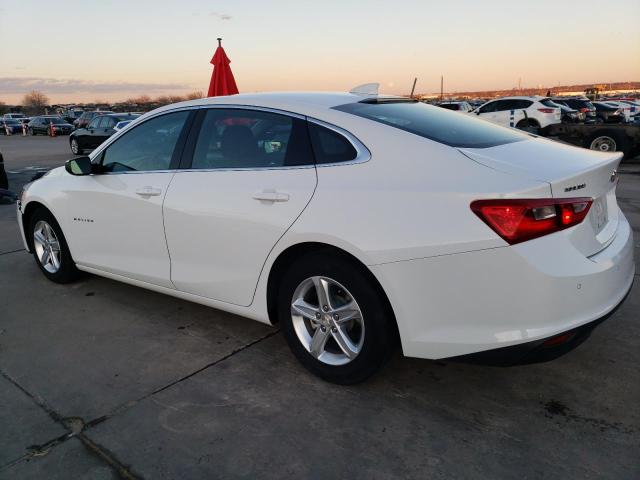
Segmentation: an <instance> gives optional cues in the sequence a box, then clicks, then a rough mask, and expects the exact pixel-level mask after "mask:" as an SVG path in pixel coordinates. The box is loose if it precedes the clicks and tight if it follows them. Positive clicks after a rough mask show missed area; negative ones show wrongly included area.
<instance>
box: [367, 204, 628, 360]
mask: <svg viewBox="0 0 640 480" xmlns="http://www.w3.org/2000/svg"><path fill="white" fill-rule="evenodd" d="M568 235H571V229H568V230H565V231H563V232H557V233H555V234H552V235H548V236H546V237H543V238H541V239H536V240H532V241H529V242H524V243H521V244H518V245H515V246H512V247H501V248H494V249H488V250H482V251H474V252H468V253H461V254H455V255H442V256H439V257H432V258H424V259H417V260H410V261H404V262H395V263H388V264H382V265H374V266H371V267H370V268H371V270H372V271H373V273H374V274H375V275H376V277H377V278H378V279H379V281H380V282H381V284H382V286H383V288H384V289H385V292H387V294H388V296H389V300H390V302H391V305H392V307H393V309H394V313H395V316H396V320H397V323H398V330H399V332H400V338H401V341H402V348H403V352H404V354H405V355H406V356H410V357H418V358H429V359H441V358H448V357H458V356H461V355H468V354H472V353H478V352H484V351H488V350H495V349H500V348H504V347H511V346H515V345H522V344H528V343H531V342H534V345H533V346H534V347H535V346H536V345H535V342H539V341H544V340H546V339H548V338H549V337H553V336H556V335H558V334H561V333H563V332H568V331H571V330H574V329H578V328H579V327H582V326H584V325H587V324H590V323H592V322H595V321H597V320H599V319H601V318H603V317H606V316H607V315H608V314H609V313H610V312H612V311H613V310H614V309H615V308H616V307H617V306H618V305H619V304H620V303H621V302H622V300H623V298H624V297H625V295H626V294H627V292H628V291H629V289H630V288H631V284H632V282H633V278H634V273H635V264H634V261H633V234H632V231H631V227H630V225H629V223H628V222H627V220H626V218H625V217H624V215H623V214H622V212H620V214H619V222H618V228H617V231H616V233H615V237H614V239H613V241H612V242H611V243H610V244H609V245H608V246H607V247H606V248H605V249H604V250H602V251H600V252H599V253H597V254H596V255H593V256H591V257H585V256H584V255H583V254H582V253H581V252H579V251H578V250H577V249H576V248H575V247H574V246H573V245H572V243H571V242H570V241H568V240H567V239H566V238H562V237H564V236H568ZM585 330H586V329H585ZM527 349H529V350H530V348H529V347H527Z"/></svg>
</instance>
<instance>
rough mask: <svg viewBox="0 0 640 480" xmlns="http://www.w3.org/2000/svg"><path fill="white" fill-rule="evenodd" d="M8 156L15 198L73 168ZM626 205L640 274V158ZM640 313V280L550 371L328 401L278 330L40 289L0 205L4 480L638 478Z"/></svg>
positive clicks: (102, 285)
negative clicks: (29, 184) (33, 181)
mask: <svg viewBox="0 0 640 480" xmlns="http://www.w3.org/2000/svg"><path fill="white" fill-rule="evenodd" d="M0 151H2V153H3V155H4V158H5V163H6V168H7V170H8V174H9V175H8V176H9V182H10V188H12V189H14V190H16V191H19V190H20V186H21V184H22V183H24V182H26V181H28V180H29V179H30V177H31V176H32V175H33V173H34V172H35V171H38V169H41V168H43V169H47V168H51V167H53V166H58V165H60V164H62V163H63V161H64V160H66V159H68V158H70V157H71V156H72V155H71V153H70V151H69V148H68V139H67V137H59V138H53V139H52V138H46V137H35V138H32V137H24V138H23V137H9V138H7V137H0ZM618 196H619V202H620V205H621V206H622V208H623V210H624V211H625V213H626V214H627V216H628V218H629V220H630V222H631V223H632V225H633V228H634V231H635V235H636V262H638V259H639V258H640V159H635V161H631V162H629V163H625V164H623V167H622V175H621V180H620V185H619V189H618ZM638 272H639V273H640V269H638ZM636 278H637V277H636ZM639 312H640V281H638V282H636V284H635V286H634V289H633V290H632V292H631V295H630V296H629V298H628V300H627V302H626V303H625V304H624V305H623V306H622V308H621V309H620V310H618V312H617V313H616V314H615V315H614V316H613V317H611V318H610V319H609V320H608V321H607V322H605V323H604V324H603V325H601V326H600V327H599V328H598V329H597V330H596V331H595V332H594V333H593V335H592V336H591V338H590V339H589V340H588V341H587V342H585V343H584V344H583V345H581V346H580V347H578V348H577V349H576V350H574V351H573V352H571V353H570V354H568V355H566V356H564V357H562V358H560V359H557V360H555V361H553V362H550V363H544V364H536V365H527V366H518V367H510V368H499V367H484V366H476V365H463V364H456V363H445V362H432V361H425V360H415V359H406V358H403V357H402V356H401V355H399V354H398V355H396V357H395V358H394V359H393V360H392V362H391V364H390V365H388V366H387V367H386V368H385V369H384V370H383V371H382V372H381V373H380V374H379V375H377V376H376V377H375V378H373V379H372V380H370V381H369V382H366V383H365V384H362V385H357V386H351V387H340V386H334V385H331V384H328V383H325V382H323V381H321V380H319V379H317V378H315V377H313V376H311V375H310V374H308V373H307V372H306V371H305V370H304V369H303V368H302V367H301V366H300V365H299V364H298V363H297V362H296V360H295V359H294V358H293V356H292V355H291V354H290V353H289V351H288V349H287V346H286V344H285V342H284V340H283V339H282V338H281V336H280V334H279V333H278V331H277V330H275V329H273V328H270V327H267V326H264V325H261V324H258V323H256V322H252V321H250V320H247V319H243V318H241V317H237V316H234V315H230V314H227V313H224V312H220V311H217V310H213V309H209V308H206V307H203V306H199V305H195V304H191V303H187V302H184V301H182V300H178V299H174V298H170V297H167V296H163V295H160V294H156V293H153V292H149V291H146V290H143V289H139V288H136V287H132V286H128V285H124V284H120V283H116V282H113V281H111V280H107V279H103V278H99V277H93V276H87V277H86V278H84V279H83V280H82V281H80V282H78V283H75V284H73V285H67V286H63V285H56V284H53V283H51V282H48V281H47V280H46V279H45V278H44V276H43V275H42V274H41V273H40V271H39V270H38V269H37V267H36V265H35V263H34V261H33V259H32V258H31V256H30V255H28V254H27V253H26V252H24V251H23V250H22V243H21V241H20V239H19V233H18V229H17V225H16V223H15V206H14V205H9V204H5V205H0V478H2V479H31V478H34V479H36V478H37V479H40V478H46V479H57V478H60V479H69V478H74V479H76V478H86V479H109V478H146V479H152V478H153V479H165V478H180V479H190V478H287V477H296V478H318V479H325V478H344V477H347V476H348V477H352V478H366V479H391V478H517V479H527V478H536V479H537V478H563V479H569V478H576V479H585V478H620V479H632V478H640V406H639V405H640V402H639V401H640V368H639V367H638V366H639V365H640V348H639V346H640V318H639V317H640V316H639Z"/></svg>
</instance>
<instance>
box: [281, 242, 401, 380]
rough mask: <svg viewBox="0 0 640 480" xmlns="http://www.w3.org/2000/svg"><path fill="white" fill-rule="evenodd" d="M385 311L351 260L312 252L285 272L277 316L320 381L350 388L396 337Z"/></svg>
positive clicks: (376, 363) (371, 369)
mask: <svg viewBox="0 0 640 480" xmlns="http://www.w3.org/2000/svg"><path fill="white" fill-rule="evenodd" d="M390 317H391V315H390V313H389V309H388V307H387V304H386V303H385V301H384V299H383V298H381V295H380V292H379V291H378V289H377V288H376V286H375V285H374V284H373V282H372V280H371V278H369V276H368V275H366V274H365V273H364V272H363V271H362V269H361V268H360V267H359V266H358V265H355V264H354V263H353V262H351V261H349V260H347V259H343V258H340V257H337V256H326V255H320V254H311V255H308V256H306V257H303V258H302V259H300V260H299V261H298V262H296V263H295V264H294V265H292V266H291V267H290V269H289V270H288V271H287V272H286V273H285V275H284V277H283V279H282V282H281V286H280V289H279V294H278V318H279V321H280V324H281V325H282V330H283V332H284V335H285V338H286V340H287V343H288V344H289V347H290V348H291V350H292V351H293V353H294V354H295V356H296V357H297V358H298V360H299V361H300V362H301V363H302V364H303V365H304V366H305V367H306V368H307V369H308V370H309V371H311V372H312V373H314V374H316V375H318V376H319V377H321V378H323V379H324V380H327V381H330V382H334V383H339V384H353V383H357V382H361V381H363V380H365V379H366V378H368V377H369V376H371V375H372V374H373V373H375V372H376V371H377V370H378V369H379V368H380V367H381V366H382V365H383V364H384V363H385V362H386V361H387V359H388V358H389V355H390V353H391V351H392V348H393V342H394V339H395V335H394V334H393V331H392V328H391V325H392V324H391V322H392V321H393V319H392V318H390Z"/></svg>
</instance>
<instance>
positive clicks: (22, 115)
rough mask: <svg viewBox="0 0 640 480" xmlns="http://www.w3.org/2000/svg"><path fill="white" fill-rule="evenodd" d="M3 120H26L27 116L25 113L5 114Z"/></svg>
mask: <svg viewBox="0 0 640 480" xmlns="http://www.w3.org/2000/svg"><path fill="white" fill-rule="evenodd" d="M3 118H13V119H16V120H18V119H20V118H25V115H24V114H23V113H5V114H4V115H3Z"/></svg>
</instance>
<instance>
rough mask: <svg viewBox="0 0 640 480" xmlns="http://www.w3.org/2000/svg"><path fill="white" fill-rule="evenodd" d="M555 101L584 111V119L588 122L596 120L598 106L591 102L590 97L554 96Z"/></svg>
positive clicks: (581, 111)
mask: <svg viewBox="0 0 640 480" xmlns="http://www.w3.org/2000/svg"><path fill="white" fill-rule="evenodd" d="M551 100H553V102H554V103H557V104H560V105H566V106H567V107H569V108H573V109H574V110H578V112H580V113H584V115H585V118H584V121H585V122H586V123H590V122H595V121H596V107H595V106H594V105H593V103H591V101H590V100H589V99H588V98H582V97H553V98H552V99H551Z"/></svg>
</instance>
